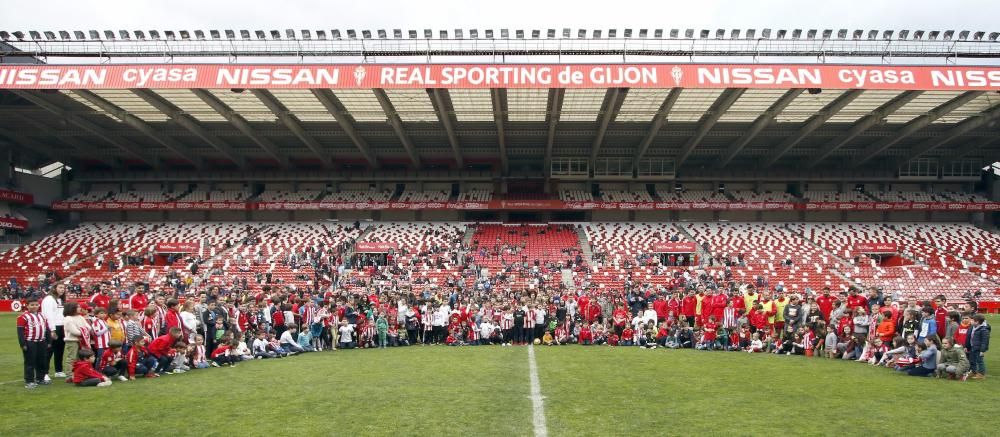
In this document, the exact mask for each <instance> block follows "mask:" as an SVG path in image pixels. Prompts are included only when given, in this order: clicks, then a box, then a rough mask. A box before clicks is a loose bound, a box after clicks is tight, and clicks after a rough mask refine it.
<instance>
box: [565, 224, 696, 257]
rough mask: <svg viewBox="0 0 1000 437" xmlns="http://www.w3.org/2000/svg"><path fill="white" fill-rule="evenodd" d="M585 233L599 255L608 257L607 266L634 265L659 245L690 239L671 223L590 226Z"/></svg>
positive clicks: (595, 252) (588, 225) (584, 228)
mask: <svg viewBox="0 0 1000 437" xmlns="http://www.w3.org/2000/svg"><path fill="white" fill-rule="evenodd" d="M583 232H584V234H586V236H587V241H589V242H590V247H591V250H592V251H593V252H594V254H595V258H596V255H597V254H599V253H603V254H606V256H605V257H604V258H605V262H604V264H606V265H616V266H617V265H621V264H622V263H623V262H624V261H625V259H629V260H631V261H632V262H633V263H634V262H635V260H636V256H638V255H649V254H652V253H653V246H654V245H655V244H656V243H662V242H666V241H670V239H671V237H676V238H677V239H678V240H680V241H687V238H686V237H684V236H683V235H680V233H679V231H678V230H677V228H675V227H674V225H672V224H670V223H628V222H626V223H588V224H586V225H583Z"/></svg>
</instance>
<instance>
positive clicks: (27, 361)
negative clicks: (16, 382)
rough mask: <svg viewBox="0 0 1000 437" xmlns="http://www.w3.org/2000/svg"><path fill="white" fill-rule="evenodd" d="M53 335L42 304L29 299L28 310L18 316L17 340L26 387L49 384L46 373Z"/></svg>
mask: <svg viewBox="0 0 1000 437" xmlns="http://www.w3.org/2000/svg"><path fill="white" fill-rule="evenodd" d="M51 335H52V334H51V333H50V332H49V325H48V322H47V321H46V320H45V317H44V316H42V313H41V304H40V303H39V302H38V300H37V299H32V300H29V301H28V311H26V312H25V313H23V314H21V315H20V316H18V317H17V342H18V344H19V345H20V346H21V354H22V356H23V357H24V388H27V389H33V388H35V387H37V386H38V385H39V384H41V385H46V384H49V381H46V380H45V375H47V374H48V373H49V359H48V358H49V357H48V351H49V338H50V336H51Z"/></svg>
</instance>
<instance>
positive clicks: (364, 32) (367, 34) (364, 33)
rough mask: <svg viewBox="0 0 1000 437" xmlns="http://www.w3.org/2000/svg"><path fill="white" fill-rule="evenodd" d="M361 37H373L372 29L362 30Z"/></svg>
mask: <svg viewBox="0 0 1000 437" xmlns="http://www.w3.org/2000/svg"><path fill="white" fill-rule="evenodd" d="M361 37H362V38H364V39H372V31H370V30H362V31H361Z"/></svg>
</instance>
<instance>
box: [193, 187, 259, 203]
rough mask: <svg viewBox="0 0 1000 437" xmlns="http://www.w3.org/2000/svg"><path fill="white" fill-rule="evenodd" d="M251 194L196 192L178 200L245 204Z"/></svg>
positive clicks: (245, 192)
mask: <svg viewBox="0 0 1000 437" xmlns="http://www.w3.org/2000/svg"><path fill="white" fill-rule="evenodd" d="M250 196H251V193H250V192H249V191H243V190H210V191H209V190H194V191H192V192H190V193H188V194H187V195H185V196H184V197H181V198H180V199H177V200H179V201H184V202H243V201H246V200H247V199H248V198H250Z"/></svg>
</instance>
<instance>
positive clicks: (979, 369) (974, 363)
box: [969, 351, 986, 375]
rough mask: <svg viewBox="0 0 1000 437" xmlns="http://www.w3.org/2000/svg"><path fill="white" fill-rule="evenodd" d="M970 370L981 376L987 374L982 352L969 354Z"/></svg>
mask: <svg viewBox="0 0 1000 437" xmlns="http://www.w3.org/2000/svg"><path fill="white" fill-rule="evenodd" d="M969 369H970V370H972V371H973V372H975V373H978V374H980V375H985V374H986V361H985V360H983V354H982V352H980V351H971V352H969Z"/></svg>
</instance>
